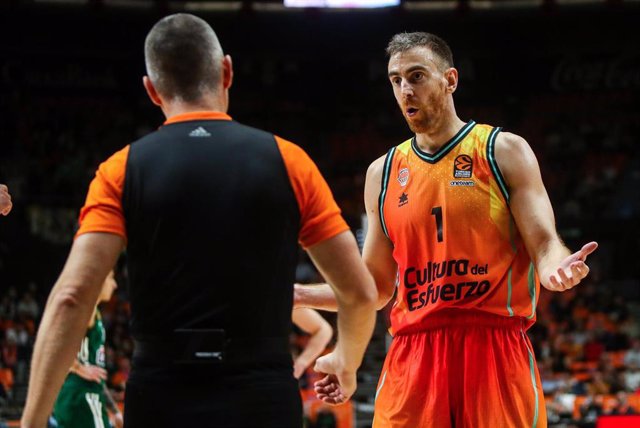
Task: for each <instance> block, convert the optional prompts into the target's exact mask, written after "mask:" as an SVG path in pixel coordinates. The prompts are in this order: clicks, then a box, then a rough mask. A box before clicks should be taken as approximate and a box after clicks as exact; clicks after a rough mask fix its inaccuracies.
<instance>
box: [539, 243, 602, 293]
mask: <svg viewBox="0 0 640 428" xmlns="http://www.w3.org/2000/svg"><path fill="white" fill-rule="evenodd" d="M596 248H598V243H597V242H589V243H588V244H585V245H584V246H583V247H582V248H581V249H580V250H579V251H576V252H575V253H573V254H571V255H570V256H569V257H567V258H565V259H564V260H563V261H562V262H561V263H560V265H559V266H558V268H557V269H556V270H555V271H554V272H551V274H550V275H549V276H548V277H547V278H540V280H541V282H542V285H543V286H544V287H545V288H546V289H548V290H551V291H565V290H570V289H571V288H573V287H575V286H576V285H578V284H579V283H580V281H582V280H583V279H584V278H585V277H586V276H587V275H588V274H589V266H587V264H586V263H585V262H586V260H587V256H588V255H589V254H591V253H593V252H594V251H595V250H596Z"/></svg>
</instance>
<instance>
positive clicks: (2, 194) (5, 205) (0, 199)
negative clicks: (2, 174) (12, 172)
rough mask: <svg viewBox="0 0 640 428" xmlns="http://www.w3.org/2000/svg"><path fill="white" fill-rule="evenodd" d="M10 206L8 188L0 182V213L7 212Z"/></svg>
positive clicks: (11, 205) (5, 213) (4, 213)
mask: <svg viewBox="0 0 640 428" xmlns="http://www.w3.org/2000/svg"><path fill="white" fill-rule="evenodd" d="M11 207H13V203H12V202H11V195H10V194H9V189H8V188H7V186H5V185H4V184H0V214H2V215H7V214H9V212H10V211H11Z"/></svg>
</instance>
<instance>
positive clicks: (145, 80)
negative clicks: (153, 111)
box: [142, 76, 162, 107]
mask: <svg viewBox="0 0 640 428" xmlns="http://www.w3.org/2000/svg"><path fill="white" fill-rule="evenodd" d="M142 85H143V86H144V89H145V90H146V91H147V95H149V99H150V100H151V102H152V103H154V104H155V105H157V106H158V107H162V99H161V98H160V95H158V91H157V90H156V88H155V86H153V82H152V81H151V79H149V76H143V77H142Z"/></svg>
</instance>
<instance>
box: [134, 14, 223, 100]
mask: <svg viewBox="0 0 640 428" xmlns="http://www.w3.org/2000/svg"><path fill="white" fill-rule="evenodd" d="M222 56H223V53H222V47H221V46H220V42H219V41H218V37H217V36H216V33H215V32H214V31H213V29H212V28H211V26H210V25H209V24H207V23H206V22H205V21H204V20H203V19H201V18H198V17H197V16H194V15H190V14H187V13H177V14H174V15H169V16H167V17H165V18H162V19H161V20H160V21H158V22H157V23H156V24H155V25H154V26H153V28H152V29H151V31H149V34H148V35H147V38H146V40H145V42H144V58H145V64H146V67H147V75H148V76H149V78H150V79H151V82H153V85H154V86H155V88H156V90H157V91H158V92H159V93H160V94H161V95H163V96H164V97H167V98H170V99H173V98H180V99H181V100H183V101H185V102H195V101H197V100H199V99H200V98H201V97H202V96H203V95H204V94H206V93H207V92H213V91H215V89H216V87H217V86H218V84H219V83H220V81H221V79H222Z"/></svg>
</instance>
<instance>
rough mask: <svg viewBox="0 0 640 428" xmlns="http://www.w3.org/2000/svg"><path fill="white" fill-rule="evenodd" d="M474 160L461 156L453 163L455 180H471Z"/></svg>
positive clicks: (467, 156)
mask: <svg viewBox="0 0 640 428" xmlns="http://www.w3.org/2000/svg"><path fill="white" fill-rule="evenodd" d="M472 173H473V160H472V159H471V156H469V155H459V156H458V157H457V158H456V160H455V161H454V162H453V178H471V175H472Z"/></svg>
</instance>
